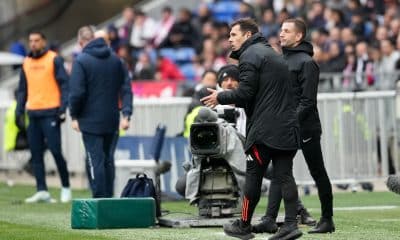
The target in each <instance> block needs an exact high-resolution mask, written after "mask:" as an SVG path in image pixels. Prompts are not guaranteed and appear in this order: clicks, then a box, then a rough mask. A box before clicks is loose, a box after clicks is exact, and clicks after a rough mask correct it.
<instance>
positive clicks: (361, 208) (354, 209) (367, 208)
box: [333, 206, 398, 211]
mask: <svg viewBox="0 0 400 240" xmlns="http://www.w3.org/2000/svg"><path fill="white" fill-rule="evenodd" d="M395 208H398V206H366V207H337V208H333V210H334V211H335V210H336V211H357V210H388V209H395Z"/></svg>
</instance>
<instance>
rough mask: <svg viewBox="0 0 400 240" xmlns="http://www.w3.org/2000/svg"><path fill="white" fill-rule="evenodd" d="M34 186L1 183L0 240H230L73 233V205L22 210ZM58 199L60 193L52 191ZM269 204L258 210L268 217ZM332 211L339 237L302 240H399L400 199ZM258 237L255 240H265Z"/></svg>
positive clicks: (352, 202)
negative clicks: (265, 212)
mask: <svg viewBox="0 0 400 240" xmlns="http://www.w3.org/2000/svg"><path fill="white" fill-rule="evenodd" d="M34 190H35V189H34V187H32V186H20V185H16V186H13V187H8V186H7V185H6V184H4V183H0V239H1V240H58V239H59V240H64V239H65V240H67V239H68V240H69V239H71V240H72V239H74V240H75V239H79V240H86V239H96V240H103V239H104V240H105V239H135V240H136V239H137V240H140V239H155V240H156V239H160V240H161V239H162V240H164V239H168V240H175V239H176V240H185V239H188V240H189V239H190V240H192V239H207V240H212V239H232V238H229V237H227V236H225V235H224V233H223V231H222V228H220V227H218V228H165V227H154V228H148V229H114V230H73V229H71V227H70V217H71V216H70V211H71V204H61V203H52V204H24V203H23V199H24V198H26V197H28V196H30V195H31V194H32V193H33V192H34ZM50 191H51V193H52V196H54V197H56V196H57V197H58V195H59V190H58V189H51V190H50ZM73 194H74V197H75V198H85V197H89V196H90V195H89V192H87V191H74V192H73ZM302 200H303V202H304V204H305V205H306V206H307V207H308V208H309V210H310V211H311V213H312V215H313V216H314V217H316V218H318V217H319V215H320V210H319V202H318V197H317V196H314V195H313V196H303V197H302ZM265 205H266V199H265V198H262V199H261V200H260V203H259V205H258V207H257V209H256V211H257V213H258V214H262V213H263V212H264V209H265ZM334 207H335V208H336V209H335V211H334V214H335V217H334V220H335V224H336V232H335V233H333V234H324V235H310V234H307V233H306V232H307V230H308V229H309V227H303V226H301V230H302V231H303V233H304V235H303V237H302V239H341V240H347V239H371V240H376V239H400V195H395V194H394V193H391V192H371V193H370V192H358V193H335V194H334ZM162 208H163V209H166V210H169V211H170V212H172V213H174V212H180V213H182V212H183V213H187V214H196V213H197V209H196V208H195V207H193V206H189V205H188V203H187V202H184V201H180V202H163V203H162ZM268 237H269V235H268V234H258V235H257V236H256V238H255V239H267V238H268Z"/></svg>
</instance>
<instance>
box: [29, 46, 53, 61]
mask: <svg viewBox="0 0 400 240" xmlns="http://www.w3.org/2000/svg"><path fill="white" fill-rule="evenodd" d="M48 51H49V48H47V47H46V48H44V49H42V50H40V51H39V52H35V53H34V52H32V51H31V52H29V53H28V57H31V58H34V59H37V58H41V57H42V56H43V55H45V54H46V53H47V52H48Z"/></svg>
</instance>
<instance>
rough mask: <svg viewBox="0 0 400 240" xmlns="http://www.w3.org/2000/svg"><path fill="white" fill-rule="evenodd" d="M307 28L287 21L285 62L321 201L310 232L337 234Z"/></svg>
mask: <svg viewBox="0 0 400 240" xmlns="http://www.w3.org/2000/svg"><path fill="white" fill-rule="evenodd" d="M305 36H306V25H305V23H304V22H303V21H301V20H298V19H288V20H286V21H285V22H284V23H283V25H282V28H281V33H280V39H281V46H282V50H283V54H284V58H285V60H286V61H287V62H288V65H289V70H290V73H291V78H292V80H293V85H294V91H295V97H296V102H297V118H298V120H299V123H300V136H301V150H302V152H303V155H304V158H305V160H306V163H307V166H308V169H309V170H310V173H311V176H312V177H313V179H314V181H315V183H316V185H317V188H318V195H319V199H320V202H321V212H322V217H321V219H320V221H319V222H318V223H317V225H316V226H315V227H314V228H312V229H311V230H310V231H309V233H328V232H329V233H330V232H334V231H335V225H334V223H333V220H332V216H333V195H332V186H331V183H330V180H329V177H328V174H327V172H326V169H325V166H324V160H323V157H322V151H321V143H320V141H321V133H322V130H321V122H320V119H319V114H318V109H317V90H318V82H319V69H318V65H317V64H316V63H315V62H314V60H313V59H312V56H313V47H312V45H311V44H310V43H309V42H306V41H304V38H305ZM278 185H279V181H276V179H275V178H273V179H272V181H271V186H270V195H269V197H268V207H267V213H266V217H267V218H269V219H275V218H276V216H277V214H278V211H279V205H280V201H281V198H282V196H281V192H280V186H278Z"/></svg>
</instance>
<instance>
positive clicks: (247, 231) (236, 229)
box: [224, 219, 254, 240]
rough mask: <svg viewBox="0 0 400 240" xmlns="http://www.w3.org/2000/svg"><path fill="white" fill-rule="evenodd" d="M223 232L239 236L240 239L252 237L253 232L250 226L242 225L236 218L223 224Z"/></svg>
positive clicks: (244, 239)
mask: <svg viewBox="0 0 400 240" xmlns="http://www.w3.org/2000/svg"><path fill="white" fill-rule="evenodd" d="M224 232H225V234H226V235H228V236H231V237H236V238H240V239H242V240H247V239H252V238H254V234H252V233H251V226H250V225H249V226H246V227H243V226H242V221H241V220H240V219H237V220H236V221H234V222H233V223H228V224H225V225H224Z"/></svg>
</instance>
